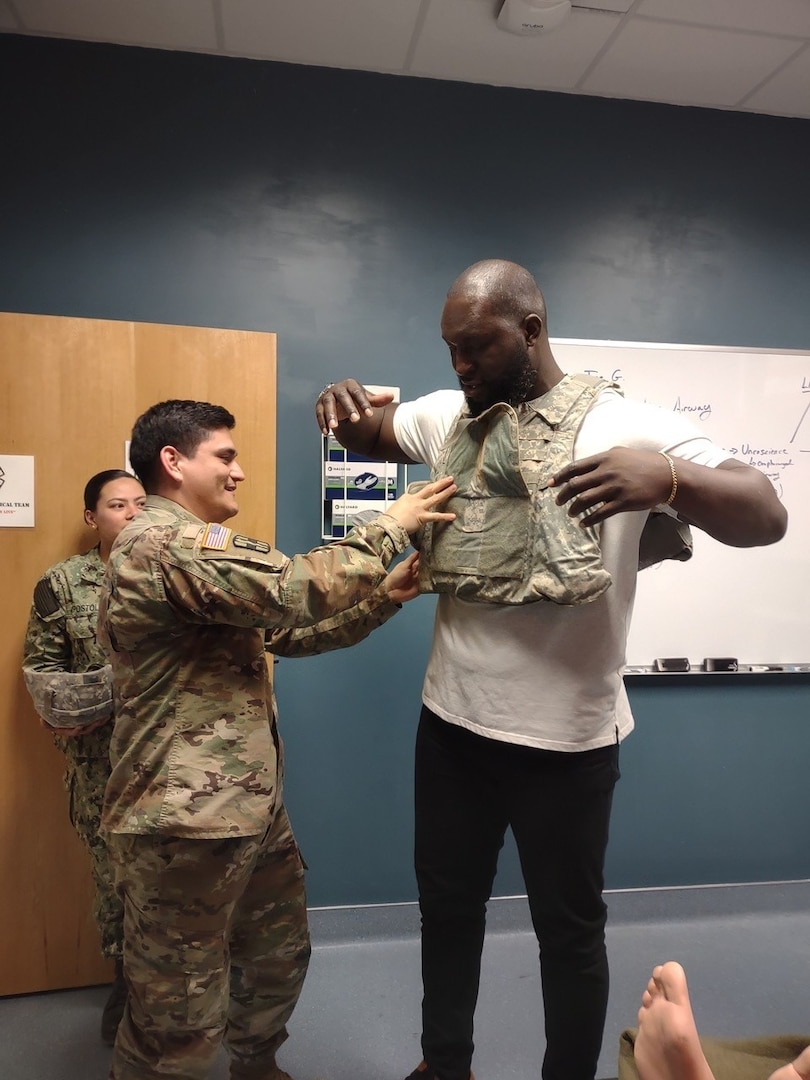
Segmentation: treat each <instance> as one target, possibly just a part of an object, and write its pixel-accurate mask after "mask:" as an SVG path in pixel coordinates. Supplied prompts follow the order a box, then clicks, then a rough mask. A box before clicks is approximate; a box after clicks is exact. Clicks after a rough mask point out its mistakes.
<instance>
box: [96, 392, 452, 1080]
mask: <svg viewBox="0 0 810 1080" xmlns="http://www.w3.org/2000/svg"><path fill="white" fill-rule="evenodd" d="M233 426H234V419H233V417H232V415H231V414H230V413H229V412H228V411H227V410H225V409H223V408H222V407H220V406H214V405H209V404H207V403H204V402H194V401H168V402H163V403H161V404H159V405H156V406H154V407H153V408H152V409H150V410H148V411H147V412H146V413H145V414H144V415H143V416H142V417H140V419H139V420H138V421H137V422H136V424H135V428H134V430H133V434H132V442H131V447H130V459H131V461H132V464H133V467H134V468H135V469H136V471H137V472H138V475H139V476H141V478H142V479H143V481H144V486H145V487H146V490H147V491H148V492H149V496H148V499H147V503H146V508H145V510H144V512H143V514H141V515H140V516H139V518H138V519H136V520H134V521H132V522H131V523H130V525H129V526H128V527H127V528H126V529H125V530H124V531H123V532H122V534H121V536H120V537H119V539H118V542H117V543H116V545H115V549H114V551H113V553H112V556H111V558H110V563H109V568H108V572H107V577H106V580H105V584H104V589H103V592H102V600H101V610H100V634H101V637H102V639H103V640H104V642H105V643H106V645H107V648H108V654H109V656H110V659H111V663H112V668H113V681H114V688H115V698H116V703H117V707H116V721H115V731H114V734H113V739H112V745H111V757H112V766H113V768H112V775H111V778H110V782H109V784H108V786H107V795H106V799H105V805H104V816H103V827H104V830H105V835H106V836H107V839H108V843H109V845H110V849H111V852H112V854H113V858H114V861H115V866H116V880H117V886H118V890H119V893H120V895H121V897H122V900H123V903H124V970H125V974H126V978H127V983H128V986H129V1001H128V1007H127V1010H126V1012H125V1014H124V1019H123V1021H122V1023H121V1026H120V1028H119V1031H118V1037H117V1039H116V1043H115V1049H114V1053H113V1063H112V1070H111V1073H110V1076H111V1077H112V1078H114V1080H158V1078H162V1077H168V1076H171V1077H173V1078H175V1080H204V1078H205V1077H206V1076H207V1075H208V1072H209V1069H210V1066H211V1064H212V1062H213V1060H214V1057H215V1055H216V1052H217V1048H218V1046H219V1045H220V1043H221V1041H222V1039H223V1037H224V1039H225V1042H226V1045H227V1047H228V1050H229V1051H230V1054H231V1078H232V1080H281V1078H285V1077H286V1073H284V1072H283V1071H282V1070H281V1069H280V1068H279V1067H278V1065H277V1064H276V1051H277V1049H278V1047H279V1046H280V1045H281V1044H282V1042H283V1041H284V1040H285V1039H286V1037H287V1032H286V1026H285V1025H286V1022H287V1020H288V1019H289V1017H290V1015H291V1013H292V1010H293V1008H294V1006H295V1004H296V1001H297V1000H298V996H299V993H300V990H301V986H302V983H303V979H304V975H305V973H306V969H307V963H308V959H309V952H310V946H309V936H308V931H307V922H306V897H305V892H304V882H303V873H304V868H303V863H302V860H301V857H300V854H299V852H298V848H297V845H296V842H295V839H294V837H293V834H292V831H291V829H290V824H289V821H288V818H287V814H286V811H285V809H284V803H283V798H282V779H283V760H282V744H281V740H280V738H279V734H278V730H277V726H276V711H275V704H274V699H273V692H272V687H271V684H270V679H269V675H268V669H267V663H266V659H265V648H267V649H269V650H270V651H271V652H274V653H278V654H281V655H284V656H306V655H310V654H313V653H316V652H322V651H326V650H328V649H337V648H342V647H344V646H346V645H350V644H352V643H354V642H357V641H360V640H362V639H363V638H364V637H366V635H367V634H369V633H370V632H371V631H372V630H373V629H374V628H375V627H376V626H379V625H380V624H381V623H383V622H384V621H385V620H386V619H388V618H389V617H390V616H391V615H392V614H393V613H394V612H395V611H396V610H397V607H398V602H399V601H401V600H404V599H409V598H411V597H412V596H414V595H415V594H416V591H417V590H416V567H415V565H414V561H413V559H411V560H409V561H407V562H406V564H405V565H404V567H403V566H402V564H400V567H398V568H396V569H395V570H394V571H392V573H391V574H390V575H388V576H387V577H386V567H387V566H388V564H389V563H390V562H391V560H392V559H393V558H394V557H395V556H396V555H397V554H398V553H400V552H402V551H403V550H404V549H405V548H406V547H407V545H408V534H409V532H411V531H414V530H415V529H416V528H417V527H418V526H419V525H421V524H423V523H424V522H427V521H431V520H440V519H441V520H449V519H450V518H451V515H448V514H446V513H445V514H441V513H439V512H436V511H433V510H432V507H433V506H435V505H437V504H438V502H440V501H441V500H442V499H444V498H445V497H447V496H448V495H450V494H452V492H453V491H454V490H455V488H454V486H453V485H452V484H450V483H449V482H448V481H440V482H438V483H434V484H431V485H429V486H428V487H427V488H425V489H424V491H423V492H422V493H420V495H418V496H417V495H406V496H404V497H403V498H402V499H400V500H398V501H397V502H395V503H392V505H391V506H390V508H389V511H388V513H386V514H384V515H381V516H380V517H379V518H378V519H377V521H376V522H375V523H373V524H371V525H367V526H365V527H362V528H358V529H355V530H353V531H352V532H351V533H350V534H349V535H348V536H347V537H346V538H345V539H344V540H342V541H340V542H338V543H335V544H332V545H329V546H327V547H323V548H318V549H315V550H314V551H311V552H310V553H309V554H307V555H297V556H294V557H292V558H287V557H286V556H285V555H282V554H281V552H279V551H276V550H273V549H272V548H271V547H270V545H269V544H267V543H265V542H263V541H260V540H254V539H251V538H250V537H246V536H243V535H240V534H239V533H236V532H235V531H233V530H232V529H230V528H227V527H226V526H225V525H224V524H223V522H224V521H226V520H227V519H229V518H230V517H232V516H233V515H234V514H235V513H236V512H237V503H236V488H237V484H238V483H239V482H241V480H243V479H244V474H243V473H242V470H241V467H240V466H239V465H238V464H237V462H236V449H235V446H234V443H233V439H232V437H231V429H232V428H233Z"/></svg>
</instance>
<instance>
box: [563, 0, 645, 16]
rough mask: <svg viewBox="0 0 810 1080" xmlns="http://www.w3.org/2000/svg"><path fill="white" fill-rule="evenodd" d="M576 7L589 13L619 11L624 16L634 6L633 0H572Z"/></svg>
mask: <svg viewBox="0 0 810 1080" xmlns="http://www.w3.org/2000/svg"><path fill="white" fill-rule="evenodd" d="M572 2H573V4H574V6H575V7H583V8H587V9H588V11H618V12H621V13H622V14H624V12H626V11H629V10H630V8H631V7H632V6H633V0H572Z"/></svg>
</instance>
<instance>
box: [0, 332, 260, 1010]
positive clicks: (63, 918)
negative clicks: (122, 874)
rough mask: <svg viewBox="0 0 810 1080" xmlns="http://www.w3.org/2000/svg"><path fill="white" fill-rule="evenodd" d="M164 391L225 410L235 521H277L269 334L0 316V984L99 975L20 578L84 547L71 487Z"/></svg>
mask: <svg viewBox="0 0 810 1080" xmlns="http://www.w3.org/2000/svg"><path fill="white" fill-rule="evenodd" d="M167 398H194V399H197V400H202V401H211V402H213V403H215V404H218V405H224V406H225V407H226V408H228V409H230V411H231V412H232V413H233V414H234V415H235V417H236V429H235V431H234V441H235V442H236V445H237V448H238V450H239V461H240V463H241V465H242V467H243V468H244V470H245V473H246V476H247V479H246V481H245V483H244V484H242V485H240V488H239V503H240V507H241V510H240V514H239V518H238V521H239V527H240V530H241V531H243V532H246V533H248V535H252V536H258V537H261V538H263V539H266V540H269V541H272V540H273V537H274V532H275V412H276V353H275V335H273V334H263V333H252V332H247V331H240V330H219V329H212V328H207V327H190V326H163V325H156V324H145V323H126V322H111V321H105V320H98V319H69V318H58V317H54V316H42V315H17V314H4V313H0V454H22V455H29V454H30V455H33V456H34V457H35V505H36V509H35V512H36V526H35V528H33V529H25V528H0V560H1V561H2V566H3V567H4V569H5V573H4V581H5V588H4V603H3V607H4V611H3V631H2V635H0V776H1V777H2V779H1V780H0V995H2V994H21V993H30V992H33V991H39V990H55V989H62V988H65V987H75V986H87V985H92V984H94V983H101V982H107V981H109V979H110V977H111V965H110V964H109V962H107V961H105V960H103V959H102V958H101V956H100V953H99V945H98V937H97V933H96V929H95V924H94V923H93V920H92V917H91V914H90V905H91V897H92V882H91V878H90V872H89V868H88V864H87V859H86V856H85V853H84V850H83V848H82V847H81V844H80V843H79V841H78V840H77V838H76V836H75V835H74V833H73V830H72V828H71V826H70V823H69V821H68V816H67V798H66V792H65V790H64V787H63V784H62V772H63V766H62V757H61V754H60V753H59V752H58V751H57V750H56V748H55V747H54V745H53V742H52V739H51V737H50V735H49V733H48V732H47V731H45V730H44V729H43V728H42V726H41V725H40V723H39V720H38V718H37V716H36V714H35V713H34V711H33V708H32V706H31V701H30V698H29V697H28V694H27V692H26V690H25V686H24V683H23V679H22V674H21V671H20V663H21V657H22V646H23V638H24V636H25V626H26V622H27V618H28V612H29V609H30V605H31V595H32V591H33V587H34V585H35V583H36V581H37V580H38V578H39V577H40V575H41V574H42V571H43V570H45V569H46V568H47V567H48V566H51V565H52V564H53V563H55V562H58V561H59V560H60V559H63V558H65V557H66V556H68V555H71V554H74V553H75V552H78V551H84V550H87V549H88V548H90V547H92V545H93V542H94V538H93V536H92V535H91V533H90V531H89V530H88V529H86V528H85V527H84V525H83V523H82V511H83V505H82V492H83V490H84V485H85V483H86V482H87V480H88V479H89V478H90V476H92V475H93V474H94V473H96V472H100V471H101V470H102V469H111V468H123V467H124V462H125V440H126V439H128V438H129V433H130V431H131V428H132V423H133V421H134V419H135V418H136V416H138V415H139V414H140V413H142V412H143V411H144V410H145V409H147V408H148V407H149V406H150V405H153V404H155V402H158V401H164V400H166V399H167Z"/></svg>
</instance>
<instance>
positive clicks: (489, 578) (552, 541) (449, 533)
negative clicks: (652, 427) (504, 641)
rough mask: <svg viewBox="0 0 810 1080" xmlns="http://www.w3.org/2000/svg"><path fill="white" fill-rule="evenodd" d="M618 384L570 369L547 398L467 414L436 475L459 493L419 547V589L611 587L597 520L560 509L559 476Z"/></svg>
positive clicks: (584, 595)
mask: <svg viewBox="0 0 810 1080" xmlns="http://www.w3.org/2000/svg"><path fill="white" fill-rule="evenodd" d="M611 385H613V384H611V383H608V382H606V381H605V380H603V379H599V378H592V377H590V376H587V375H566V376H564V377H563V379H562V380H561V381H560V382H559V383H557V385H556V386H554V387H553V388H552V389H551V390H550V391H549V392H548V393H547V394H546V395H544V397H543V398H542V401H541V403H539V404H538V403H532V402H523V403H521V404H519V405H518V406H517V407H513V406H511V405H507V404H506V403H498V404H496V405H493V406H491V407H490V408H489V409H487V410H486V411H485V412H483V413H482V414H481V415H480V416H478V417H475V418H470V417H468V416H466V415H465V414H464V413H463V412H462V413H460V414H459V415H458V416H457V417H456V420H455V422H454V424H453V426H452V428H451V429H450V432H449V434H448V436H447V438H446V439H445V441H444V443H443V445H442V447H441V449H440V451H439V456H438V458H437V460H436V463H435V465H434V466H433V469H432V471H431V479H433V480H435V479H438V478H439V477H441V476H447V475H450V476H452V477H453V478H454V480H455V482H456V484H457V485H458V492H457V493H456V494H455V495H454V496H453V497H452V498H451V499H449V500H448V502H447V505H446V507H445V509H447V510H449V511H452V512H453V513H455V515H456V518H455V521H451V522H435V523H434V522H429V523H428V524H427V525H425V526H424V528H423V530H422V533H421V536H420V540H419V541H418V544H417V546H418V547H419V548H420V549H421V552H422V557H421V559H420V570H419V588H420V591H421V592H439V593H451V594H453V595H454V596H457V597H459V598H461V599H463V600H476V601H486V602H489V603H494V604H528V603H533V602H534V601H537V600H547V601H552V602H553V603H555V604H585V603H588V602H590V601H591V600H595V599H596V598H597V597H598V596H601V595H602V593H604V592H605V591H606V590H607V589H608V588H609V587H610V584H611V577H610V574H609V573H608V571H607V570H606V569H605V568H604V566H603V565H602V553H601V551H600V548H599V531H598V526H597V527H592V526H586V527H584V528H583V527H582V526H581V525H580V524H579V521H578V519H577V518H572V517H571V516H570V515H569V514H568V509H567V507H566V506H558V505H557V502H556V495H557V489H556V488H551V487H549V481H550V480H551V478H552V477H553V476H554V475H555V474H556V473H558V472H559V471H560V469H562V468H563V466H564V465H567V464H568V463H569V462H571V461H572V460H573V457H574V440H575V439H576V435H577V432H578V431H579V427H580V424H581V423H582V420H583V417H584V416H585V414H586V412H587V411H588V409H589V408H590V406H591V404H592V403H593V401H594V399H595V398H596V396H597V394H598V393H599V392H600V391H601V390H602V389H603V388H605V387H608V386H611Z"/></svg>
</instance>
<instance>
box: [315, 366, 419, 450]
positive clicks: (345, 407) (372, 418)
mask: <svg viewBox="0 0 810 1080" xmlns="http://www.w3.org/2000/svg"><path fill="white" fill-rule="evenodd" d="M396 410H397V406H396V404H395V403H394V402H393V401H392V400H391V394H388V393H386V394H373V393H371V392H370V391H368V390H366V388H365V387H364V386H363V385H362V384H361V383H359V382H357V380H356V379H342V380H341V381H340V382H336V383H330V384H329V386H327V387H324V389H323V390H322V391H321V392H320V394H319V395H318V400H317V401H316V402H315V418H316V420H317V422H318V427H319V428H320V430H321V434H323V435H329V434H330V433H331V434H334V436H335V438H336V439H337V440H338V442H339V443H340V445H341V446H345V447H346V449H347V450H351V451H352V453H354V454H366V455H367V456H368V457H370V458H374V459H376V460H377V461H395V462H399V463H400V464H402V465H413V464H414V460H413V458H411V457H408V455H407V454H405V453H404V452H403V451H402V449H401V447H400V445H399V443H398V442H397V440H396V437H395V435H394V419H393V418H394V413H395V412H396Z"/></svg>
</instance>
